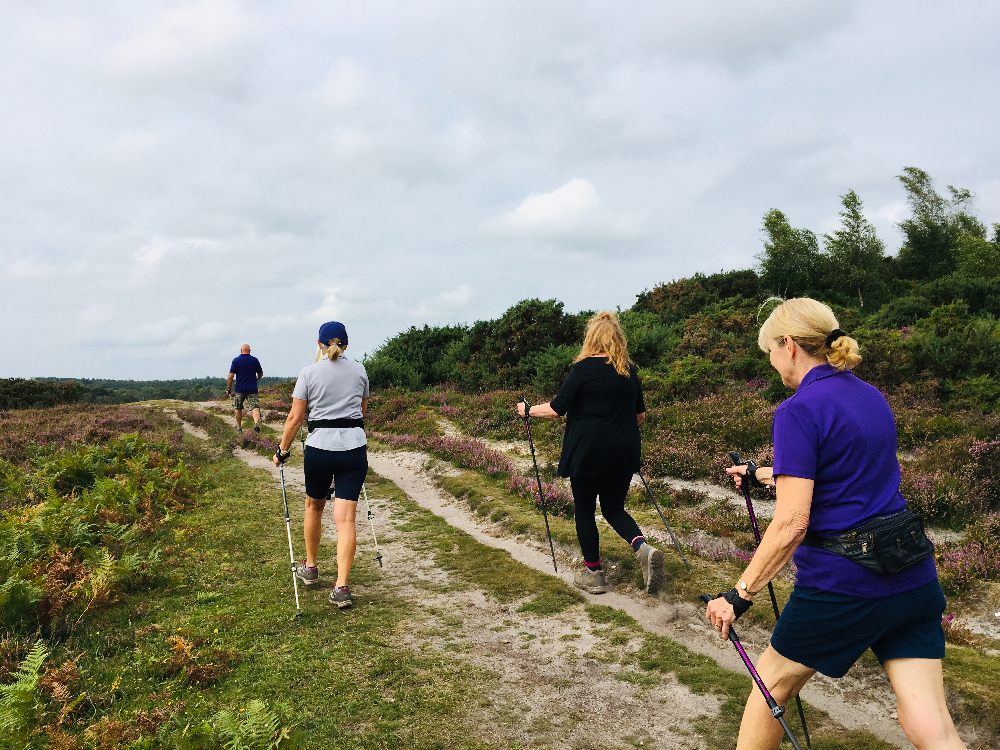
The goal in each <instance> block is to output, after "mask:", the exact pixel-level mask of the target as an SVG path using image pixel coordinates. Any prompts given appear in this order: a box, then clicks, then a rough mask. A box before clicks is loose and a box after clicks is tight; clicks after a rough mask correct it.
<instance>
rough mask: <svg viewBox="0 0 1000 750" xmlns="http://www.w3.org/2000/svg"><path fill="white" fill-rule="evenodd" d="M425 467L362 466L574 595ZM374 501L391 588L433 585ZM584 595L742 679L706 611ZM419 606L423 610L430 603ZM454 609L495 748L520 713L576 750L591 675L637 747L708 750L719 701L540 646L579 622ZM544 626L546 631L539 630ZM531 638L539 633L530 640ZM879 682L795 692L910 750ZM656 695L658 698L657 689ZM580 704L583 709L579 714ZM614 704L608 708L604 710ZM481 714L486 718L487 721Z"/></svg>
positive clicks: (377, 456) (418, 463)
mask: <svg viewBox="0 0 1000 750" xmlns="http://www.w3.org/2000/svg"><path fill="white" fill-rule="evenodd" d="M182 425H183V428H184V430H185V432H187V433H189V434H192V435H194V436H196V437H199V438H201V439H207V438H208V435H207V434H206V433H205V432H204V431H203V430H200V429H199V428H197V427H193V426H192V425H190V424H188V423H186V422H183V423H182ZM299 450H300V448H299V444H298V443H295V444H294V445H293V451H295V452H298V451H299ZM234 455H235V456H236V457H237V458H239V459H240V460H241V461H243V462H244V463H245V464H247V465H248V466H250V467H252V468H258V469H264V470H266V471H268V472H269V473H270V474H271V475H272V476H273V477H274V479H275V481H276V482H277V480H278V479H279V472H278V469H277V468H276V467H275V466H274V463H273V462H272V461H271V460H270V459H268V458H265V457H263V456H261V455H259V454H257V453H253V452H250V451H246V450H242V449H236V450H235V451H234ZM427 459H428V457H427V456H425V455H424V454H420V453H416V452H411V451H378V452H374V451H373V452H370V453H369V464H370V466H371V468H372V470H373V471H375V473H377V474H378V475H380V476H382V477H384V478H386V479H389V480H390V481H392V482H393V483H394V484H396V485H397V486H398V487H399V488H400V489H401V490H402V491H403V492H405V493H406V495H407V497H409V498H410V499H411V500H412V501H413V502H415V503H416V504H418V505H419V506H421V507H422V508H425V509H426V510H429V511H431V512H432V513H434V514H435V515H437V516H439V517H441V518H443V519H444V520H445V521H447V522H448V523H449V524H450V525H451V526H453V527H454V528H457V529H460V530H462V531H464V532H465V533H467V534H469V535H470V536H472V537H473V538H474V539H476V541H478V542H480V543H482V544H485V545H488V546H490V547H494V548H499V549H503V550H505V551H506V552H508V553H509V554H510V555H511V557H513V558H514V559H515V560H518V561H519V562H521V563H523V564H525V565H527V566H529V567H531V568H534V569H536V570H538V571H540V572H543V573H546V574H548V575H557V576H558V577H560V578H561V579H563V580H564V581H566V582H567V583H569V584H570V585H572V577H573V571H572V569H571V567H570V565H571V555H570V554H569V553H567V552H566V551H564V550H559V549H558V548H557V552H556V556H557V562H558V563H559V572H558V573H555V572H554V571H553V566H552V558H551V556H550V554H549V550H548V548H547V547H544V546H542V545H540V544H538V543H536V542H534V541H532V540H526V539H524V538H521V539H513V538H510V537H507V536H503V535H501V534H500V533H499V529H498V528H496V527H493V525H492V524H490V523H489V522H488V521H485V520H484V519H481V518H479V517H478V516H476V515H475V514H474V513H472V511H471V510H470V509H469V508H468V506H466V505H465V504H464V503H463V502H461V501H459V500H457V499H455V498H454V497H452V496H451V495H449V494H447V493H445V492H444V491H443V490H441V489H440V488H439V487H438V486H437V485H436V484H435V483H434V480H433V478H432V476H431V474H430V473H428V472H427V471H426V470H425V468H424V466H425V464H426V463H427ZM284 475H285V486H286V490H287V492H288V495H289V498H288V499H289V507H290V509H291V512H292V516H293V519H294V520H295V521H298V524H299V529H301V525H300V524H301V517H302V503H303V498H304V495H305V479H304V475H303V472H302V469H301V467H300V466H286V467H285V468H284ZM370 499H371V500H372V503H373V508H374V509H375V512H376V519H375V520H376V523H375V526H376V533H377V534H378V535H379V537H380V539H382V538H385V539H386V542H385V544H383V552H382V554H383V560H384V564H385V569H384V573H383V575H385V576H387V577H389V578H391V579H394V580H395V581H396V582H397V583H402V582H403V581H404V579H405V578H406V577H407V576H411V575H412V574H413V572H414V571H417V572H418V573H417V574H418V575H419V576H420V577H421V578H422V579H424V580H433V579H434V578H436V577H440V576H442V575H443V574H442V573H441V572H440V571H437V570H435V569H433V568H431V567H430V566H429V565H428V564H427V563H426V561H425V559H424V558H425V556H424V555H420V554H418V553H417V552H416V551H414V550H412V549H410V548H408V547H407V546H406V545H405V544H403V543H400V542H399V541H395V539H394V537H398V536H399V535H398V534H394V532H395V527H394V525H393V524H392V522H391V511H390V509H389V508H388V507H386V506H385V505H384V504H383V503H381V502H380V499H379V498H375V497H372V498H370ZM332 509H333V505H332V503H330V504H328V506H327V509H326V511H325V512H324V523H323V531H324V537H325V538H327V539H328V540H331V541H332V540H335V539H336V526H335V525H334V523H333V518H332ZM358 522H359V523H358V554H359V555H363V554H371V551H370V549H368V548H367V547H366V546H365V545H366V544H370V532H369V531H368V528H367V519H366V518H365V514H364V509H363V508H359V513H358ZM293 525H294V521H293ZM389 540H392V541H389ZM293 541H294V542H295V543H296V544H297V549H299V550H301V544H302V543H301V531H300V532H299V535H298V536H295V530H294V529H293ZM361 593H363V592H361ZM324 595H325V592H324ZM584 596H585V597H586V598H587V600H588V601H591V602H593V603H595V604H603V605H605V606H610V607H613V608H615V609H618V610H620V611H622V612H625V613H627V614H629V615H630V616H631V617H633V618H634V619H635V620H636V621H637V622H638V623H639V624H640V626H641V627H642V628H643V629H644V630H646V631H647V632H650V633H655V634H657V635H662V636H666V637H668V638H671V639H673V640H675V641H677V642H679V643H682V644H684V645H685V646H687V647H688V648H690V649H691V650H693V651H696V652H698V653H701V654H704V655H707V656H709V657H711V658H712V659H714V660H715V661H716V662H718V663H719V664H720V665H721V666H723V667H725V668H727V669H730V670H734V671H738V672H744V671H745V668H744V666H743V663H742V662H741V661H740V660H739V658H738V656H737V654H736V652H735V650H734V649H732V647H731V646H730V645H729V644H728V643H727V642H722V641H721V640H719V639H718V637H717V635H716V633H715V632H714V631H713V630H712V629H711V627H710V626H709V625H708V624H707V622H706V621H705V619H704V618H703V617H702V609H701V608H700V607H697V606H695V605H694V604H693V603H687V602H662V601H659V600H654V599H650V598H647V597H645V596H644V595H642V594H641V593H639V594H624V593H616V592H609V593H607V594H602V595H591V594H584ZM438 598H439V599H440V600H441V601H440V602H438V604H439V605H447V606H448V608H449V609H451V608H453V605H454V601H453V600H454V595H451V594H449V595H448V596H446V597H445V596H439V597H438ZM423 599H424V600H426V595H424V597H423ZM456 601H459V604H461V605H463V606H461V607H459V609H460V610H461V614H462V617H463V620H464V625H463V628H462V631H463V636H462V640H463V641H464V643H463V644H462V645H463V648H464V649H465V650H466V653H467V655H468V656H469V658H470V660H471V661H472V662H473V663H476V664H480V665H482V666H487V667H490V668H494V669H499V670H500V673H501V674H503V675H504V677H503V680H504V684H505V685H508V686H509V687H510V688H511V689H512V690H514V691H515V692H514V693H512V698H511V700H512V701H513V703H510V702H508V703H507V704H505V705H502V706H501V705H495V706H493V707H492V709H491V711H492V712H493V713H495V714H496V715H495V716H493V717H492V719H491V720H490V721H488V722H486V723H485V724H484V732H485V733H486V734H487V735H492V736H494V737H495V738H496V739H498V740H499V739H500V738H501V736H503V737H505V738H508V739H509V734H510V727H509V726H508V727H507V729H506V730H505V729H503V725H504V724H505V720H504V719H503V718H502V716H501V714H503V715H507V714H509V712H510V711H519V712H520V714H521V715H522V717H524V716H529V717H530V718H531V721H532V722H534V724H533V726H535V727H536V729H538V731H542V730H544V731H543V732H542V733H543V734H545V733H546V732H548V733H549V735H551V734H552V733H553V732H554V733H555V735H557V736H558V740H557V741H556V744H557V745H559V746H565V747H573V746H575V745H574V742H573V740H574V739H575V740H579V739H580V737H581V735H580V734H579V733H580V732H581V731H583V730H582V729H581V728H580V727H577V724H579V722H577V721H575V720H574V719H573V717H574V716H576V715H577V714H576V713H574V711H577V710H578V709H580V708H584V709H586V707H587V705H588V704H592V703H593V701H594V697H593V696H594V694H595V693H594V692H592V691H590V690H589V688H588V690H586V691H579V694H567V686H566V683H569V684H570V685H576V684H578V683H579V681H580V680H579V679H578V678H580V677H582V676H584V675H588V677H587V679H589V680H591V681H594V682H595V683H596V684H599V685H601V687H603V688H606V689H604V690H602V691H601V695H602V696H603V697H602V699H601V700H602V701H605V702H609V703H608V704H607V705H606V706H605V708H606V709H607V710H608V711H610V712H611V713H610V714H608V713H604V714H603V715H604V716H608V715H616V716H618V717H619V719H620V720H621V722H623V723H622V725H621V726H622V727H626V726H627V727H631V728H634V729H635V730H636V731H638V732H639V735H636V736H642V737H647V738H648V739H649V740H652V741H654V742H655V741H656V740H660V742H664V741H665V742H666V744H663V745H662V746H664V747H671V748H673V747H677V748H695V747H702V746H703V743H701V741H700V740H698V739H697V738H696V737H692V736H691V735H690V734H689V731H690V730H687V729H685V728H684V724H686V723H687V722H688V721H690V720H691V719H693V718H696V717H697V716H698V715H699V713H700V714H709V715H711V714H712V713H714V712H715V711H716V710H717V707H718V701H717V699H716V698H714V697H711V696H690V695H689V696H688V700H678V698H680V697H681V695H680V694H679V693H685V692H687V691H686V688H684V686H682V685H680V684H676V683H674V684H669V681H668V682H666V683H664V685H665V686H667V687H669V690H667V687H664V686H660V687H661V688H663V689H664V690H667V692H671V691H673V695H672V696H671V697H670V698H669V699H666V698H665V697H664V696H663V695H659V694H657V695H655V696H654V695H652V694H643V695H640V694H638V693H636V694H635V695H632V694H631V693H630V692H629V691H628V690H623V689H622V688H623V685H622V683H621V682H620V681H619V680H616V679H615V677H614V675H613V674H610V673H608V669H607V667H606V665H603V664H599V663H598V662H597V661H595V660H593V659H584V660H583V663H582V666H581V662H580V659H579V656H580V654H581V653H585V651H581V649H584V648H585V647H590V646H593V643H592V641H593V640H594V639H593V638H590V639H589V640H588V639H587V638H586V636H581V638H580V639H579V640H578V641H577V640H574V641H573V642H571V645H570V646H566V647H563V653H562V656H559V655H556V656H552V649H551V647H550V648H549V649H546V650H544V651H543V650H542V649H541V648H540V646H541V642H542V641H548V642H551V641H553V640H556V639H559V638H562V637H564V636H566V635H567V633H571V632H572V633H573V635H574V636H576V635H578V634H579V633H585V632H586V631H585V627H584V626H585V625H586V622H585V620H586V617H585V616H584V617H583V618H582V620H581V622H574V621H572V619H571V618H570V619H567V618H565V617H561V618H524V617H523V616H520V615H518V614H517V613H516V608H515V607H504V606H498V605H497V604H496V603H491V602H490V601H488V598H487V597H484V596H483V595H482V594H481V593H480V592H464V593H463V594H462V596H460V597H459V600H456ZM498 618H499V620H498ZM504 618H505V619H504ZM500 620H502V621H503V622H509V623H512V625H511V626H510V627H505V628H503V629H502V630H500V631H494V630H490V629H489V627H490V626H491V625H495V623H497V622H498V621H500ZM549 620H551V621H552V622H549V623H548V624H544V623H545V622H547V621H549ZM529 621H530V622H529ZM477 626H481V627H477ZM526 628H527V629H526ZM532 629H533V630H534V631H536V632H534V633H531V630H532ZM431 630H432V633H435V632H438V631H434V630H433V628H432V629H431ZM512 630H516V633H513V632H511V631H512ZM525 633H529V634H530V635H532V636H535V637H532V638H531V640H530V641H529V642H528V646H527V648H516V649H515V648H513V646H514V645H515V644H516V643H517V641H518V640H519V639H523V638H525V637H526V636H525ZM435 637H437V636H435ZM414 638H415V639H417V640H419V632H418V631H415V633H414ZM741 638H742V639H743V641H744V644H745V645H746V646H747V650H748V652H749V653H750V654H751V656H752V657H753V658H754V659H755V660H756V658H757V657H758V656H759V653H760V651H761V650H762V648H763V646H765V645H766V643H767V638H768V634H767V633H763V632H760V631H757V630H756V629H752V628H744V629H742V630H741ZM417 640H415V641H414V644H413V645H414V648H419V643H418V642H417ZM452 640H454V639H452ZM432 641H433V638H432ZM535 641H538V643H535ZM556 642H558V640H556ZM448 645H449V647H453V646H454V644H453V643H450V644H448ZM523 645H524V644H523V643H522V646H523ZM627 647H628V646H626V648H627ZM636 647H637V646H636ZM536 651H537V653H536ZM570 652H573V653H570ZM512 657H514V659H513V662H512V661H511V658H512ZM612 671H613V670H612ZM560 675H561V676H560ZM879 677H880V675H866V679H864V680H860V679H852V678H851V677H850V676H849V677H847V678H845V679H843V680H831V679H828V678H825V677H823V676H822V675H817V677H816V678H814V679H813V680H812V681H811V682H810V684H809V685H807V686H806V688H805V689H804V690H803V691H802V696H803V698H804V699H806V700H807V701H809V702H810V703H812V704H813V705H815V706H817V707H819V708H822V709H823V710H825V711H826V712H827V713H829V714H830V716H831V717H832V718H833V719H834V720H835V721H837V722H838V723H839V724H841V725H842V726H844V727H847V728H859V729H860V728H863V729H867V730H868V731H870V732H872V733H873V734H875V735H876V736H878V737H881V738H882V739H884V740H886V741H888V742H891V743H892V744H894V745H896V746H897V747H900V748H906V749H909V748H912V747H913V746H912V745H911V744H910V743H909V741H908V740H907V739H906V737H905V735H904V734H903V732H902V730H901V729H900V728H899V724H898V723H897V722H896V717H895V698H894V696H893V695H892V691H891V688H890V687H889V685H888V681H887V680H885V679H884V676H882V677H881V679H879ZM575 678H577V679H575ZM873 683H874V684H873ZM525 685H531V686H533V687H532V698H531V700H529V701H525V700H524V699H525V697H526V696H524V695H522V693H523V692H524V686H525ZM656 690H660V688H657V689H656ZM678 691H679V692H678ZM535 693H537V694H535ZM570 693H573V691H570ZM518 695H520V697H519V698H518V697H516V696H518ZM578 701H579V705H576V704H577V702H578ZM651 701H652V702H651ZM692 701H693V702H692ZM612 703H613V704H614V706H612V705H611V704H612ZM515 704H516V705H515ZM682 704H692V705H693V704H698V705H699V706H700V709H701V710H700V712H699V711H695V712H694V713H692V712H691V710H690V709H685V710H679V709H680V707H681V706H682ZM667 705H670V706H673V707H675V710H672V711H668V710H667V709H666V708H664V707H665V706H667ZM505 712H506V713H505ZM486 713H490V711H487V712H486ZM614 726H617V722H612V724H611V727H614ZM539 728H541V729H539ZM591 731H592V730H591V729H588V730H587V732H588V735H589V733H590V732H591ZM528 734H529V735H530V734H531V733H530V732H529V733H528ZM537 735H538V732H537V731H536V732H535V734H534V735H532V736H530V737H529V736H528V735H525V737H524V740H525V741H531V740H538V739H539V737H538V736H537ZM546 736H548V735H546ZM616 736H617V737H620V736H621V735H620V734H614V733H612V734H610V735H609V738H608V739H609V740H610V739H613V738H614V737H616ZM550 739H553V740H556V737H554V736H553V737H550ZM564 743H568V744H564ZM657 744H659V743H657Z"/></svg>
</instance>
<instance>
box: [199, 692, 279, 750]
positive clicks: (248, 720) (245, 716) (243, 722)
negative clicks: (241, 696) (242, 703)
mask: <svg viewBox="0 0 1000 750" xmlns="http://www.w3.org/2000/svg"><path fill="white" fill-rule="evenodd" d="M215 727H216V730H217V731H218V733H219V738H220V740H221V741H222V744H223V747H225V748H226V750H278V748H279V747H280V746H281V743H282V741H283V740H285V739H287V738H288V732H289V730H288V728H287V727H282V726H281V722H280V721H279V720H278V717H277V715H276V714H275V713H274V712H272V711H269V710H268V708H267V704H265V703H264V701H262V700H256V699H255V700H252V701H250V702H249V703H248V704H247V707H246V709H245V710H243V711H220V712H219V713H217V714H216V715H215Z"/></svg>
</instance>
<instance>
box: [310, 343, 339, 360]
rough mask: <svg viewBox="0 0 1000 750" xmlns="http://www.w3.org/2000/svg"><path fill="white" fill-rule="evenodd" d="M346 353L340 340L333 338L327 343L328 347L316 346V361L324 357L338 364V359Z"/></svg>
mask: <svg viewBox="0 0 1000 750" xmlns="http://www.w3.org/2000/svg"><path fill="white" fill-rule="evenodd" d="M343 353H344V347H342V346H341V345H340V339H337V338H333V339H330V340H329V341H327V342H326V346H323V345H322V344H316V361H317V362H319V361H320V360H321V359H323V357H328V358H329V359H330V361H331V362H336V361H337V357H339V356H340V355H341V354H343Z"/></svg>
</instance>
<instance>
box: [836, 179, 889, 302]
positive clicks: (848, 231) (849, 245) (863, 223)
mask: <svg viewBox="0 0 1000 750" xmlns="http://www.w3.org/2000/svg"><path fill="white" fill-rule="evenodd" d="M841 201H842V203H843V206H844V210H843V211H841V212H840V219H841V225H840V229H838V230H836V231H835V232H833V233H832V234H825V235H823V240H824V249H825V250H826V252H827V255H828V256H829V263H830V279H829V284H830V287H831V288H832V289H833V291H834V292H838V293H840V294H842V295H844V296H845V297H846V296H850V297H854V296H856V297H857V298H858V303H859V305H860V306H861V307H864V306H865V299H866V298H867V299H868V301H869V302H870V303H872V302H874V303H876V304H878V303H881V301H882V299H883V298H884V297H885V296H886V295H885V293H886V283H885V278H884V273H885V260H886V255H885V245H884V244H883V243H882V240H880V239H879V238H878V235H877V234H876V233H875V227H873V226H872V225H871V223H870V222H869V221H868V219H866V218H865V216H864V214H863V213H862V212H861V208H862V203H861V199H860V198H859V197H858V194H857V193H855V192H854V191H853V190H850V191H848V192H847V194H846V195H842V196H841Z"/></svg>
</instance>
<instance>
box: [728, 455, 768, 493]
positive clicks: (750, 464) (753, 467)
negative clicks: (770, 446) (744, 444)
mask: <svg viewBox="0 0 1000 750" xmlns="http://www.w3.org/2000/svg"><path fill="white" fill-rule="evenodd" d="M729 458H731V459H732V461H733V464H734V465H735V466H746V467H747V473H746V475H745V476H746V478H747V486H748V487H765V486H766V485H765V484H764V483H763V482H761V481H760V480H759V479H758V478H757V469H759V468H760V467H759V466H758V465H757V462H756V461H754V460H753V459H752V458H750V459H747V460H746V461H744V460H743V459H742V458H740V454H739V453H737V452H736V451H729Z"/></svg>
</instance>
